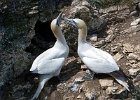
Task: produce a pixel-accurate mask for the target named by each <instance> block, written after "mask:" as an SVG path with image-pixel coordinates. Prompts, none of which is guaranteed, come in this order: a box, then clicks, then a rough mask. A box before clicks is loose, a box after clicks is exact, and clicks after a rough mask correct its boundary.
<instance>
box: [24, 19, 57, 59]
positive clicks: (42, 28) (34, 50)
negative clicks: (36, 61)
mask: <svg viewBox="0 0 140 100" xmlns="http://www.w3.org/2000/svg"><path fill="white" fill-rule="evenodd" d="M50 24H51V20H49V21H46V22H41V21H40V20H37V22H36V24H35V27H34V30H35V35H34V37H33V38H32V39H31V43H30V45H29V46H28V47H26V49H25V51H26V52H30V53H31V54H32V55H35V56H36V55H39V54H40V53H42V52H43V51H45V50H47V49H49V48H50V47H52V46H53V45H54V43H55V41H56V38H55V36H54V34H53V33H52V30H51V28H50Z"/></svg>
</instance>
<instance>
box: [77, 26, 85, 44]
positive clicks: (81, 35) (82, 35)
mask: <svg viewBox="0 0 140 100" xmlns="http://www.w3.org/2000/svg"><path fill="white" fill-rule="evenodd" d="M78 32H79V35H78V44H81V43H85V42H86V37H87V29H86V28H82V29H79V30H78Z"/></svg>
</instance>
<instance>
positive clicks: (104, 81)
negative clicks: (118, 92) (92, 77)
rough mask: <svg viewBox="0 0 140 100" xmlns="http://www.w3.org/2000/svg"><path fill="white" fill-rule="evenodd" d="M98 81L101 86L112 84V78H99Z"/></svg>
mask: <svg viewBox="0 0 140 100" xmlns="http://www.w3.org/2000/svg"><path fill="white" fill-rule="evenodd" d="M99 83H100V85H101V87H106V86H113V80H111V79H99Z"/></svg>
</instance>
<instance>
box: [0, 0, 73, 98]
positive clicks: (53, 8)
mask: <svg viewBox="0 0 140 100" xmlns="http://www.w3.org/2000/svg"><path fill="white" fill-rule="evenodd" d="M70 3H71V0H65V1H64V0H54V1H53V0H40V1H32V0H24V1H22V0H12V1H11V0H7V1H5V0H2V1H0V65H1V67H0V80H1V81H0V97H1V98H2V95H3V94H4V91H5V89H6V88H5V87H4V86H7V84H8V85H9V84H10V83H11V82H13V80H14V79H15V78H16V77H18V76H20V75H22V74H23V73H26V72H27V73H28V71H29V68H30V67H31V64H32V62H33V59H34V58H35V57H36V56H37V55H38V54H40V53H41V52H43V51H44V50H46V49H48V48H50V47H52V46H53V44H54V42H55V38H54V36H53V34H52V32H51V30H50V22H51V20H52V19H54V18H55V17H56V15H57V14H58V13H59V12H60V9H61V8H62V7H63V6H64V5H65V6H66V5H69V4H70ZM24 76H25V74H24V75H23V77H24Z"/></svg>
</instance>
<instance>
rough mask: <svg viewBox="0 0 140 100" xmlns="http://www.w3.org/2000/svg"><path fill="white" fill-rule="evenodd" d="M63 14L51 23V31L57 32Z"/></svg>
mask: <svg viewBox="0 0 140 100" xmlns="http://www.w3.org/2000/svg"><path fill="white" fill-rule="evenodd" d="M61 20H62V12H61V13H60V14H59V15H58V17H57V18H56V19H54V20H53V21H52V22H51V30H52V31H53V32H55V31H56V30H57V29H58V27H59V26H60V24H61Z"/></svg>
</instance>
